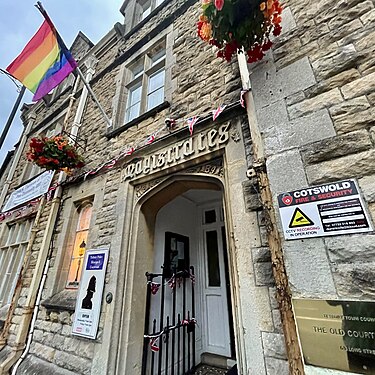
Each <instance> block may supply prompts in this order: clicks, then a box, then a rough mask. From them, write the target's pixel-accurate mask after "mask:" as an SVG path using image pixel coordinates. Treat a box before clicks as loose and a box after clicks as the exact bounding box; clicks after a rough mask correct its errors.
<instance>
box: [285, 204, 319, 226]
mask: <svg viewBox="0 0 375 375" xmlns="http://www.w3.org/2000/svg"><path fill="white" fill-rule="evenodd" d="M308 225H314V222H313V221H312V220H310V219H309V217H308V216H307V215H306V214H305V213H303V212H302V211H301V210H300V209H299V208H298V207H297V208H296V209H295V210H294V213H293V216H292V219H291V220H290V223H289V228H297V227H306V226H308Z"/></svg>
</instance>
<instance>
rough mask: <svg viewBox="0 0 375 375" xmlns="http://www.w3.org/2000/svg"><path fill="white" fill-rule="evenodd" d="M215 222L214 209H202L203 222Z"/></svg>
mask: <svg viewBox="0 0 375 375" xmlns="http://www.w3.org/2000/svg"><path fill="white" fill-rule="evenodd" d="M215 222H216V211H215V210H208V211H204V223H205V224H211V223H215Z"/></svg>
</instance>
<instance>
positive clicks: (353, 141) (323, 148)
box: [301, 129, 372, 164]
mask: <svg viewBox="0 0 375 375" xmlns="http://www.w3.org/2000/svg"><path fill="white" fill-rule="evenodd" d="M371 147H372V143H371V140H370V136H369V134H368V132H367V130H364V129H363V130H358V131H355V132H351V133H347V134H343V135H339V136H336V137H332V138H327V139H323V140H322V141H319V142H315V143H312V144H309V145H308V146H305V147H304V148H303V149H302V150H301V155H302V159H303V161H304V162H305V163H306V164H314V163H319V162H322V161H325V160H330V159H334V158H338V157H341V156H345V155H348V154H355V153H357V152H361V151H364V150H368V149H369V148H371Z"/></svg>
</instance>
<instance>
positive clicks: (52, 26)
mask: <svg viewBox="0 0 375 375" xmlns="http://www.w3.org/2000/svg"><path fill="white" fill-rule="evenodd" d="M35 7H36V8H37V9H38V10H39V12H40V13H41V14H42V16H43V17H44V19H45V20H46V21H47V22H48V24H49V25H50V27H51V29H52V30H55V32H56V35H57V37H58V42H59V43H60V44H61V47H63V48H64V49H66V50H67V49H68V48H67V47H66V45H65V43H64V41H63V39H62V38H61V36H60V34H59V33H58V32H57V30H56V28H55V26H54V24H53V23H52V21H51V19H50V18H49V16H48V14H47V12H46V10H45V9H44V8H43V5H42V3H41V2H40V1H37V3H36V4H35ZM75 71H76V72H77V74H78V75H79V76H80V78H81V79H82V81H83V83H84V85H85V86H86V88H87V91H88V92H89V93H90V95H91V97H92V98H93V100H94V102H95V104H96V105H97V107H98V109H99V111H100V113H101V114H102V115H103V117H104V120H105V122H106V123H107V126H112V121H111V119H110V118H109V117H108V115H107V114H106V113H105V111H104V109H103V107H102V106H101V104H100V103H99V100H98V99H97V97H96V95H95V93H94V91H92V88H91V86H90V84H89V83H88V82H87V81H86V78H85V76H84V75H83V73H82V71H81V69H80V68H79V67H78V66H77V67H76V69H75Z"/></svg>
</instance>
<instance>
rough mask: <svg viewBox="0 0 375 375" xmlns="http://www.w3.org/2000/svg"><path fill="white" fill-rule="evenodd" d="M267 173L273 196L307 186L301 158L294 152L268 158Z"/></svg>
mask: <svg viewBox="0 0 375 375" xmlns="http://www.w3.org/2000/svg"><path fill="white" fill-rule="evenodd" d="M267 171H268V177H269V179H270V185H271V191H272V194H274V195H276V194H280V193H283V192H286V191H291V190H296V189H300V188H303V187H306V186H307V180H306V175H305V172H304V168H303V164H302V160H301V156H300V154H299V152H298V151H296V150H292V151H286V152H283V153H281V154H278V155H274V156H271V157H270V158H268V160H267Z"/></svg>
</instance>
